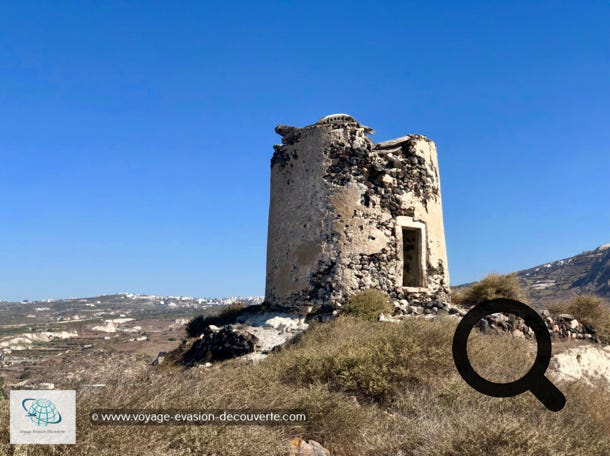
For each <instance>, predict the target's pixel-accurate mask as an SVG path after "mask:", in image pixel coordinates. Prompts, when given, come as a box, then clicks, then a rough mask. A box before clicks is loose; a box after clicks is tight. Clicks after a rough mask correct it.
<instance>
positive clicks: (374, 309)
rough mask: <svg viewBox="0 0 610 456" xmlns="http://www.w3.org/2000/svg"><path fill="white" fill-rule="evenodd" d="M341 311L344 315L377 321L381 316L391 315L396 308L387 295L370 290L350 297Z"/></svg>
mask: <svg viewBox="0 0 610 456" xmlns="http://www.w3.org/2000/svg"><path fill="white" fill-rule="evenodd" d="M341 310H342V311H343V315H350V316H352V317H357V318H363V319H365V320H370V321H377V320H378V319H379V314H381V313H385V314H391V313H392V311H393V310H394V307H393V306H392V304H391V303H390V300H389V298H388V297H387V295H386V294H385V293H383V292H381V291H379V290H375V289H370V290H364V291H362V292H360V293H358V294H355V295H354V296H352V297H350V298H349V299H348V300H347V303H345V304H344V305H343V307H342V308H341Z"/></svg>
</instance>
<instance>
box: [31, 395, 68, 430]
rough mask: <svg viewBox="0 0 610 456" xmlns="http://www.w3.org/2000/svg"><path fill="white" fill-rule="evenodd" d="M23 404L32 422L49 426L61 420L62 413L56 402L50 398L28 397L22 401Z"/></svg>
mask: <svg viewBox="0 0 610 456" xmlns="http://www.w3.org/2000/svg"><path fill="white" fill-rule="evenodd" d="M21 406H22V407H23V410H25V411H26V412H27V416H28V417H29V418H30V420H31V421H32V423H35V424H37V425H38V426H47V425H49V424H58V423H60V422H61V414H60V413H59V411H58V410H57V408H56V407H55V404H53V402H51V401H50V400H48V399H43V398H41V399H34V398H27V399H24V400H23V401H21Z"/></svg>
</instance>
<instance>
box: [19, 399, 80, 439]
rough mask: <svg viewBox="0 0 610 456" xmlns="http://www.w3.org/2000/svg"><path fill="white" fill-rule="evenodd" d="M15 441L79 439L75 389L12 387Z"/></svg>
mask: <svg viewBox="0 0 610 456" xmlns="http://www.w3.org/2000/svg"><path fill="white" fill-rule="evenodd" d="M10 431H11V443H12V444H42V445H56V444H74V443H76V391H72V390H69V391H65V390H11V392H10Z"/></svg>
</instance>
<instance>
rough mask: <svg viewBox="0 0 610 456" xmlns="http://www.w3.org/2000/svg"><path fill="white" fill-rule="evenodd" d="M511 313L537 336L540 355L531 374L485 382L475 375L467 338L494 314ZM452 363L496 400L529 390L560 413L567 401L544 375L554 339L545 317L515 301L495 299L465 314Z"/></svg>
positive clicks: (457, 331) (459, 325)
mask: <svg viewBox="0 0 610 456" xmlns="http://www.w3.org/2000/svg"><path fill="white" fill-rule="evenodd" d="M499 312H504V313H510V314H514V315H517V316H519V317H521V318H523V320H524V321H525V324H527V326H529V327H530V328H531V329H532V330H533V331H534V334H535V335H536V343H537V346H538V352H537V354H536V360H535V361H534V364H533V365H532V367H531V368H530V370H529V372H528V373H527V374H525V375H524V376H523V377H521V378H520V379H518V380H515V381H514V382H510V383H495V382H490V381H489V380H486V379H484V378H483V377H481V376H480V375H479V374H477V373H476V371H475V370H474V368H473V367H472V365H471V364H470V360H469V359H468V351H467V344H468V335H469V334H470V331H471V330H472V328H474V326H475V325H476V323H477V322H478V321H479V320H480V319H482V318H484V317H486V316H488V315H491V314H494V313H499ZM452 350H453V361H454V362H455V367H456V368H457V370H458V372H459V373H460V375H461V376H462V378H463V379H464V380H465V381H466V383H468V384H469V385H470V386H472V387H473V388H474V389H476V390H477V391H479V392H480V393H483V394H487V395H488V396H494V397H508V396H516V395H518V394H521V393H523V392H525V391H527V390H530V391H531V392H532V393H533V394H534V396H536V398H537V399H538V400H539V401H540V402H542V403H543V404H544V406H545V407H546V408H548V409H549V410H552V411H554V412H558V411H559V410H561V409H562V408H563V407H564V405H565V403H566V398H565V396H564V395H563V393H562V392H561V391H559V389H557V387H556V386H555V385H554V384H553V383H551V381H550V380H549V379H548V378H546V377H545V375H544V374H545V372H546V370H547V368H548V367H549V363H550V361H551V337H550V335H549V331H548V329H547V327H546V325H545V324H544V321H542V318H541V317H540V315H538V313H536V311H535V310H534V309H532V308H531V307H529V306H527V305H525V304H523V303H522V302H519V301H515V300H513V299H504V298H500V299H492V300H491V301H485V302H482V303H480V304H477V305H476V306H474V307H473V308H472V309H470V311H469V312H468V313H467V314H466V315H464V317H463V318H462V320H461V321H460V323H459V324H458V326H457V328H456V330H455V334H454V336H453V345H452Z"/></svg>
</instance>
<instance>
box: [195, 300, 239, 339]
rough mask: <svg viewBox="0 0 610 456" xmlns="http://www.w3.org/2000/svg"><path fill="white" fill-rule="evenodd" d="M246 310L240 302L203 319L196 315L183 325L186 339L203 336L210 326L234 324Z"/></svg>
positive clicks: (201, 316)
mask: <svg viewBox="0 0 610 456" xmlns="http://www.w3.org/2000/svg"><path fill="white" fill-rule="evenodd" d="M245 309H247V307H245V306H244V305H243V304H242V303H241V302H234V303H233V304H229V305H228V306H226V307H223V309H222V310H221V311H220V313H219V314H218V315H210V316H206V317H204V316H203V315H197V316H196V317H195V318H193V319H192V320H191V321H189V322H188V323H187V324H186V325H185V330H186V334H187V335H188V337H199V336H200V335H201V334H203V330H204V329H205V328H207V327H208V326H210V325H215V326H224V325H230V324H231V323H235V320H236V319H237V317H238V316H239V315H241V314H242V313H243V312H244V310H245Z"/></svg>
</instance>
